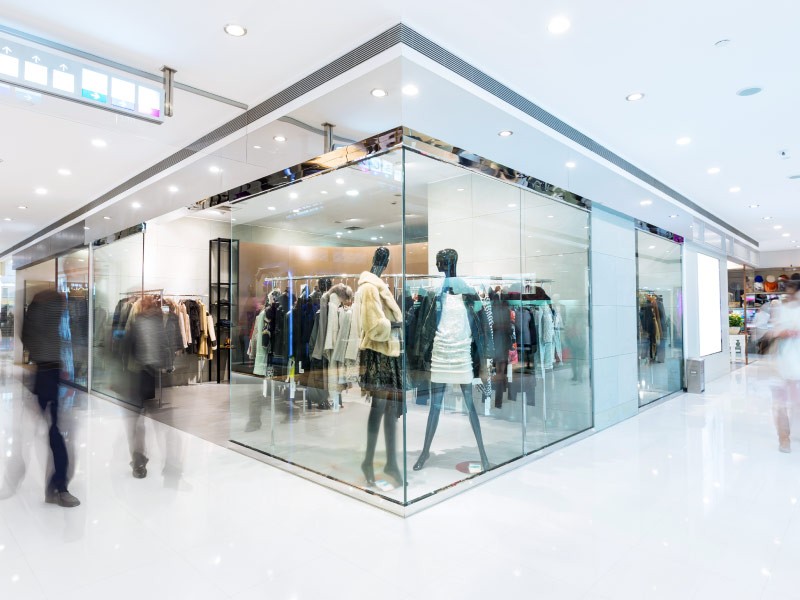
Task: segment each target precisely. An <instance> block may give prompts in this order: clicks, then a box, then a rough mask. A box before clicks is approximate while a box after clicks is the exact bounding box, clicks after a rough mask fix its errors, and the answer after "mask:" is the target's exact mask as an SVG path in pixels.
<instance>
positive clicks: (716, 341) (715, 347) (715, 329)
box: [697, 254, 722, 356]
mask: <svg viewBox="0 0 800 600" xmlns="http://www.w3.org/2000/svg"><path fill="white" fill-rule="evenodd" d="M697 296H698V315H699V321H700V356H708V355H709V354H716V353H717V352H722V308H721V303H722V299H721V296H720V290H719V260H718V259H716V258H713V257H711V256H707V255H705V254H698V255H697Z"/></svg>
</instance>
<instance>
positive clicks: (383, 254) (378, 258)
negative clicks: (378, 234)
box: [370, 246, 389, 277]
mask: <svg viewBox="0 0 800 600" xmlns="http://www.w3.org/2000/svg"><path fill="white" fill-rule="evenodd" d="M388 264H389V249H388V248H386V247H385V246H381V247H380V248H378V249H377V250H375V256H373V257H372V268H371V269H370V273H372V274H373V275H376V276H378V277H380V276H381V274H382V273H383V270H384V269H385V268H386V266H387V265H388Z"/></svg>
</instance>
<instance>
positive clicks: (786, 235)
mask: <svg viewBox="0 0 800 600" xmlns="http://www.w3.org/2000/svg"><path fill="white" fill-rule="evenodd" d="M790 235H792V234H791V233H782V234H781V237H789V236H790Z"/></svg>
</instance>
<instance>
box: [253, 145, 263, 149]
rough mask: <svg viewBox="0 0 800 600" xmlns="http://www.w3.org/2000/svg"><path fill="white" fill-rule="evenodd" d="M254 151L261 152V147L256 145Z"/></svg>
mask: <svg viewBox="0 0 800 600" xmlns="http://www.w3.org/2000/svg"><path fill="white" fill-rule="evenodd" d="M253 149H254V150H261V146H259V145H258V144H255V145H254V146H253Z"/></svg>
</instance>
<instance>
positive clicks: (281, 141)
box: [272, 135, 286, 143]
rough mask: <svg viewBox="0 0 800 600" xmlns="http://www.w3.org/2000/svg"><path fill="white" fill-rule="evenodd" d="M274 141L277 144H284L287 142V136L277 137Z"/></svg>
mask: <svg viewBox="0 0 800 600" xmlns="http://www.w3.org/2000/svg"><path fill="white" fill-rule="evenodd" d="M272 139H273V140H275V141H276V142H279V143H283V142H285V141H286V136H285V135H276V136H274V137H273V138H272Z"/></svg>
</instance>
